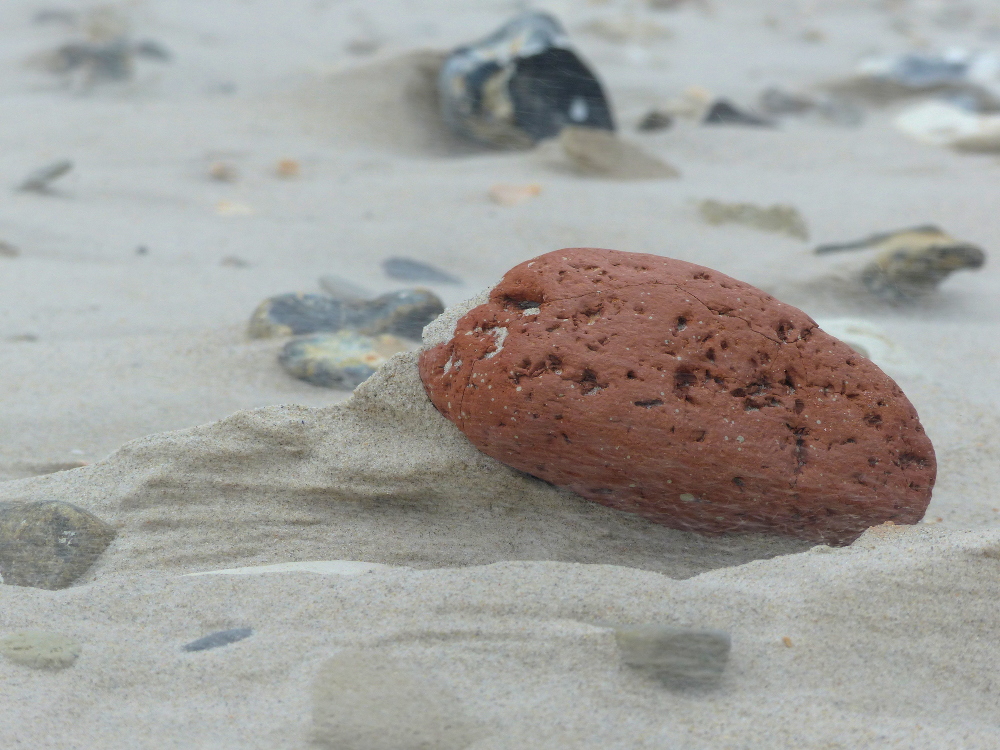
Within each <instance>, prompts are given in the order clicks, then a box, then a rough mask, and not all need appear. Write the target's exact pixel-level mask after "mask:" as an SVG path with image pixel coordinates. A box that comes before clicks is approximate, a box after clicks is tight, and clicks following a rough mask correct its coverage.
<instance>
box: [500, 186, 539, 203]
mask: <svg viewBox="0 0 1000 750" xmlns="http://www.w3.org/2000/svg"><path fill="white" fill-rule="evenodd" d="M541 193H542V186H541V185H539V184H537V183H531V184H529V185H504V184H499V185H494V186H493V187H491V188H490V191H489V196H490V200H491V201H493V202H494V203H496V204H497V205H500V206H517V205H520V204H521V203H524V202H525V201H530V200H531V199H532V198H535V197H537V196H539V195H541Z"/></svg>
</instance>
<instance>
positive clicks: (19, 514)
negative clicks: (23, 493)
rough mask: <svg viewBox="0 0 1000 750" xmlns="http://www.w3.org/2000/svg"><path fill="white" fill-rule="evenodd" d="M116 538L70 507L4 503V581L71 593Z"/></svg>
mask: <svg viewBox="0 0 1000 750" xmlns="http://www.w3.org/2000/svg"><path fill="white" fill-rule="evenodd" d="M114 538H115V530H114V529H112V528H111V527H110V526H109V525H108V524H106V523H104V522H103V521H102V520H100V519H99V518H97V517H96V516H94V515H93V514H91V513H88V512H87V511H85V510H83V509H82V508H78V507H76V506H75V505H71V504H69V503H64V502H58V501H50V502H49V501H40V502H33V503H0V579H2V582H3V583H6V584H9V585H12V586H33V587H35V588H40V589H62V588H66V587H67V586H69V585H70V584H71V583H73V581H75V580H76V579H77V578H79V577H80V576H81V575H83V574H84V573H85V572H86V571H87V569H88V568H89V567H90V566H91V565H93V564H94V562H95V561H96V560H97V558H98V557H100V556H101V554H102V553H103V552H104V550H105V549H107V547H108V545H109V544H111V540H112V539H114Z"/></svg>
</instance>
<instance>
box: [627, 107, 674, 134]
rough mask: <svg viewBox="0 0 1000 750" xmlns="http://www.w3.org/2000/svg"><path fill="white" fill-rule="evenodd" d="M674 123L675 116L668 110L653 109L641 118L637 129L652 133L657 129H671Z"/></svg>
mask: <svg viewBox="0 0 1000 750" xmlns="http://www.w3.org/2000/svg"><path fill="white" fill-rule="evenodd" d="M673 125H674V118H673V117H672V116H671V115H670V114H669V113H668V112H661V111H659V110H657V109H652V110H650V111H649V112H647V113H646V114H645V115H644V116H643V118H642V119H641V120H639V124H638V125H637V126H636V129H638V130H640V131H641V132H644V133H651V132H654V131H657V130H669V129H670V128H672V127H673Z"/></svg>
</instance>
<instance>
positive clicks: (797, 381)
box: [420, 248, 936, 544]
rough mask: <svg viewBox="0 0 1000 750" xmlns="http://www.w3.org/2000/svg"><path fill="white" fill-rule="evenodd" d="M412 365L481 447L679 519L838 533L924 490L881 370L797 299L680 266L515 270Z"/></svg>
mask: <svg viewBox="0 0 1000 750" xmlns="http://www.w3.org/2000/svg"><path fill="white" fill-rule="evenodd" d="M420 376H421V379H422V380H423V383H424V387H425V389H426V391H427V394H428V396H429V397H430V399H431V401H432V402H433V403H434V405H435V406H436V407H437V409H438V410H439V411H440V412H441V413H442V414H444V415H445V416H446V417H448V418H449V419H450V420H451V421H452V422H454V423H455V424H456V425H457V426H458V428H459V429H460V430H461V431H462V432H463V433H465V435H466V436H468V438H469V440H470V441H471V442H472V443H473V444H474V445H475V446H476V447H477V448H479V449H480V450H481V451H483V452H484V453H486V454H488V455H490V456H492V457H493V458H496V459H497V460H499V461H502V462H504V463H506V464H508V465H510V466H513V467H515V468H517V469H520V470H521V471H524V472H527V473H528V474H532V475H534V476H536V477H539V478H541V479H544V480H546V481H548V482H551V483H553V484H556V485H559V486H562V487H567V488H569V489H571V490H573V491H574V492H576V493H578V494H579V495H582V496H583V497H585V498H588V499H590V500H594V501H596V502H599V503H603V504H604V505H608V506H611V507H613V508H618V509H620V510H624V511H629V512H632V513H637V514H639V515H641V516H644V517H646V518H648V519H650V520H652V521H655V522H657V523H661V524H664V525H666V526H670V527H673V528H677V529H685V530H690V531H696V532H700V533H706V534H718V533H726V532H768V533H776V534H782V535H788V536H793V537H799V538H802V539H807V540H813V541H816V542H825V543H827V544H845V543H849V542H851V541H852V540H854V539H855V538H857V537H858V536H859V535H860V534H861V533H862V532H863V531H864V530H865V529H866V528H868V527H869V526H873V525H875V524H880V523H884V522H885V521H893V522H895V523H899V524H908V523H916V522H917V521H918V520H920V518H921V517H922V516H923V513H924V510H925V509H926V507H927V504H928V502H930V496H931V488H932V486H933V484H934V477H935V472H936V463H935V458H934V449H933V447H932V446H931V442H930V440H929V439H928V437H927V435H926V434H925V433H924V430H923V427H921V425H920V422H919V420H918V418H917V413H916V410H915V409H914V408H913V406H912V405H911V404H910V402H909V401H908V400H907V398H906V396H905V395H904V394H903V392H902V391H901V390H900V388H899V387H898V386H897V385H896V383H895V382H893V381H892V379H891V378H889V377H888V376H887V375H886V374H885V373H883V372H882V371H881V370H880V369H879V368H878V367H877V366H875V365H874V364H873V363H872V362H871V361H869V360H867V359H865V358H864V357H862V356H861V355H859V354H857V353H856V352H855V351H853V350H852V349H851V348H850V347H848V346H847V345H846V344H844V343H842V342H841V341H839V340H837V339H835V338H833V337H832V336H830V335H829V334H827V333H825V332H824V331H822V330H821V329H820V328H818V327H817V325H816V323H815V321H813V320H812V319H811V318H810V317H809V316H807V315H806V314H805V313H803V312H802V311H800V310H798V309H796V308H794V307H791V306H789V305H785V304H783V303H781V302H779V301H778V300H776V299H774V298H773V297H771V296H769V295H767V294H765V293H764V292H762V291H760V290H759V289H756V288H754V287H752V286H750V285H749V284H745V283H743V282H741V281H737V280H736V279H733V278H730V277H728V276H725V275H724V274H721V273H719V272H718V271H713V270H711V269H709V268H705V267H703V266H698V265H694V264H692V263H686V262H684V261H679V260H672V259H670V258H663V257H659V256H654V255H643V254H637V253H623V252H617V251H614V250H600V249H593V248H574V249H567V250H559V251H556V252H552V253H548V254H546V255H542V256H540V257H538V258H535V259H534V260H532V261H528V262H525V263H522V264H520V265H519V266H516V267H515V268H513V269H511V270H510V271H508V272H507V274H506V275H505V276H504V278H503V280H502V281H501V282H500V283H499V284H498V285H497V286H496V287H495V288H494V289H493V290H492V292H491V293H490V295H489V301H488V302H487V303H485V304H482V305H479V306H478V307H475V308H474V309H472V310H470V311H469V312H468V313H467V314H466V315H464V316H463V317H462V318H460V319H459V321H458V323H457V325H456V328H455V333H454V336H453V338H452V339H451V340H450V341H448V342H446V343H441V344H437V345H435V346H432V347H430V348H428V349H426V350H425V351H424V352H423V353H422V354H421V356H420Z"/></svg>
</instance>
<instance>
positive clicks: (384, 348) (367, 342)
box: [278, 331, 406, 390]
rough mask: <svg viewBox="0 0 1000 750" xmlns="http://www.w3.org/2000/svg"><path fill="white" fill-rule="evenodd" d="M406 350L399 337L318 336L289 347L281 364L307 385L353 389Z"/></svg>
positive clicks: (341, 333)
mask: <svg viewBox="0 0 1000 750" xmlns="http://www.w3.org/2000/svg"><path fill="white" fill-rule="evenodd" d="M405 350H406V344H404V343H403V341H402V340H401V339H398V338H396V337H395V336H388V335H382V336H379V337H377V338H373V337H371V336H363V335H361V334H359V333H354V332H353V331H338V332H337V333H316V334H313V335H312V336H303V337H301V338H297V339H292V340H291V341H289V342H288V343H287V344H285V346H284V348H283V349H282V350H281V354H279V355H278V362H279V363H280V364H281V366H282V367H284V368H285V371H286V372H287V373H288V374H289V375H292V376H293V377H296V378H299V380H304V381H306V382H307V383H312V384H313V385H318V386H321V387H323V388H341V389H344V390H353V389H354V388H355V387H357V386H358V385H360V384H361V383H363V382H365V381H366V380H368V378H370V377H371V376H372V375H374V374H375V371H376V370H377V369H378V368H379V367H381V366H382V365H383V364H385V361H386V360H387V359H388V358H389V357H390V356H392V355H393V354H395V353H396V352H401V351H405Z"/></svg>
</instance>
